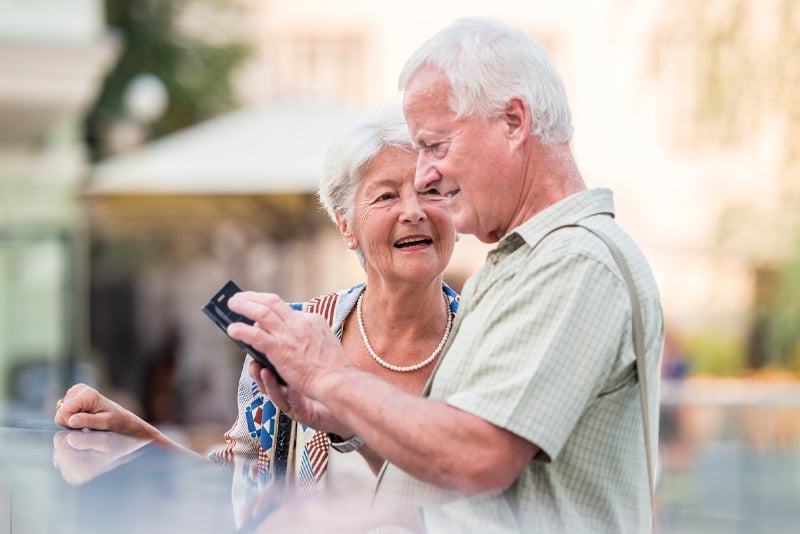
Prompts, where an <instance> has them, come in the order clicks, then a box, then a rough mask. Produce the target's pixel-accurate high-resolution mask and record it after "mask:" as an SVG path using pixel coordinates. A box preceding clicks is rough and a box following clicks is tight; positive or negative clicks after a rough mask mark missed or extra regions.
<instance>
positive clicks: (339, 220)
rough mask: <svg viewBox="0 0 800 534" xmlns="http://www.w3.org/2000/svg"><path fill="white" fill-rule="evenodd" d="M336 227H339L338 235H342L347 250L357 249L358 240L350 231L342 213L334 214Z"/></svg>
mask: <svg viewBox="0 0 800 534" xmlns="http://www.w3.org/2000/svg"><path fill="white" fill-rule="evenodd" d="M336 226H338V227H339V233H340V234H342V237H343V238H344V243H345V245H347V248H349V249H350V250H355V249H357V248H358V239H356V236H354V235H353V232H351V231H350V225H349V224H347V219H346V218H345V216H344V214H343V213H342V212H338V213H336Z"/></svg>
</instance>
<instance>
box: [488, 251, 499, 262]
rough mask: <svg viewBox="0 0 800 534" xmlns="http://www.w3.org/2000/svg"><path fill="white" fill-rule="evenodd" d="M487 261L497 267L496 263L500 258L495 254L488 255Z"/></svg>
mask: <svg viewBox="0 0 800 534" xmlns="http://www.w3.org/2000/svg"><path fill="white" fill-rule="evenodd" d="M489 261H490V262H491V263H492V265H497V262H498V261H500V257H499V256H498V255H497V254H496V253H494V252H493V253H491V254H489Z"/></svg>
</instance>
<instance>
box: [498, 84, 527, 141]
mask: <svg viewBox="0 0 800 534" xmlns="http://www.w3.org/2000/svg"><path fill="white" fill-rule="evenodd" d="M503 119H504V120H505V124H506V137H507V138H508V141H509V143H510V144H511V145H512V146H521V145H522V144H524V143H525V140H526V139H527V138H528V137H529V136H530V133H531V113H530V110H529V109H528V106H526V105H525V102H524V101H523V100H522V98H520V97H518V96H515V97H512V98H511V100H509V101H508V104H506V109H505V110H504V111H503Z"/></svg>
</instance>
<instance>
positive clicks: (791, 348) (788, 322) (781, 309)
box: [765, 243, 800, 370]
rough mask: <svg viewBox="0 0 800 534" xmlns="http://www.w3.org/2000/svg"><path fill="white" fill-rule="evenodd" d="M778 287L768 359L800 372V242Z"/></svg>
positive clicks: (768, 323) (780, 275)
mask: <svg viewBox="0 0 800 534" xmlns="http://www.w3.org/2000/svg"><path fill="white" fill-rule="evenodd" d="M777 287H778V290H777V291H776V292H775V295H774V297H773V302H772V303H771V304H772V305H771V306H770V309H769V314H768V315H767V317H766V340H765V345H766V347H765V348H766V350H767V354H768V359H769V361H770V362H771V363H774V364H778V365H782V366H786V367H788V368H793V367H794V368H797V369H798V370H800V243H796V244H795V246H794V247H793V256H792V258H791V259H790V261H788V262H787V263H786V264H785V265H784V266H783V267H782V268H781V269H780V271H779V272H778V280H777Z"/></svg>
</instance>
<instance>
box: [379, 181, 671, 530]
mask: <svg viewBox="0 0 800 534" xmlns="http://www.w3.org/2000/svg"><path fill="white" fill-rule="evenodd" d="M613 211H614V206H613V198H612V194H611V191H609V190H606V189H597V190H589V191H584V192H581V193H578V194H575V195H572V196H570V197H568V198H566V199H564V200H562V201H560V202H558V203H557V204H554V205H552V206H550V207H549V208H547V209H546V210H544V211H542V212H540V213H539V214H537V215H536V216H534V217H532V218H531V219H529V220H528V221H526V222H525V223H524V224H522V225H521V226H519V227H518V228H516V229H515V230H514V231H512V232H511V233H509V234H508V235H507V236H505V237H504V238H503V239H502V240H500V242H499V243H498V246H497V247H496V248H495V249H494V250H493V251H491V252H490V253H489V255H488V259H487V262H486V264H485V265H484V267H483V268H482V269H481V270H480V271H479V272H478V273H476V274H475V276H473V277H472V278H471V279H470V280H469V281H468V282H467V284H466V286H465V287H464V291H463V294H462V303H461V308H460V310H459V314H458V317H457V318H456V321H455V324H454V325H453V333H452V334H451V336H450V342H449V344H448V346H447V348H446V353H445V355H444V356H443V357H442V359H441V361H440V362H439V366H438V368H437V369H436V371H435V373H434V375H433V377H432V379H431V383H430V384H429V385H428V389H427V390H426V393H427V394H428V395H429V396H430V397H431V398H433V399H442V400H445V401H446V402H447V403H448V404H450V405H452V406H455V407H457V408H460V409H462V410H465V411H467V412H470V413H472V414H475V415H477V416H479V417H481V418H483V419H485V420H487V421H489V422H491V423H493V424H494V425H497V426H499V427H502V428H504V429H506V430H508V431H510V432H513V433H514V434H516V435H519V436H521V437H523V438H525V439H526V440H528V441H530V442H532V443H535V444H536V445H537V446H538V447H539V448H540V449H541V452H540V453H539V455H538V456H537V457H536V458H534V459H533V460H532V461H531V462H530V463H529V464H528V465H527V467H526V468H525V470H524V471H523V472H522V473H521V474H520V476H519V478H518V479H517V480H516V482H514V484H512V485H511V487H510V488H508V489H507V490H506V491H505V492H504V493H502V494H500V495H498V496H494V497H480V498H476V497H472V498H466V497H458V496H454V495H452V494H451V495H449V497H448V499H449V500H448V502H447V503H445V504H440V505H436V506H428V507H425V508H423V509H422V511H423V514H422V515H423V521H424V524H425V527H426V529H427V530H428V531H429V532H498V531H510V532H547V533H551V532H569V533H576V532H592V533H596V532H614V533H622V532H632V533H640V532H646V531H647V530H649V528H650V519H651V518H650V502H649V496H648V491H649V490H648V479H647V468H646V458H645V449H644V439H643V430H642V420H641V409H640V403H639V388H638V383H637V381H636V371H635V367H634V361H635V355H634V350H633V338H632V322H631V308H630V301H629V297H628V293H627V288H626V285H625V282H624V280H623V278H622V275H621V274H620V272H619V269H618V268H617V266H616V263H615V262H614V259H613V258H612V256H611V254H610V252H609V250H608V248H607V247H606V245H605V244H604V243H603V242H602V241H601V240H600V239H599V238H598V237H596V236H595V235H593V234H592V233H591V232H589V231H587V230H585V229H583V228H562V229H559V230H557V231H555V232H553V233H552V234H550V235H549V236H547V237H545V238H544V239H543V240H542V241H541V243H539V244H538V245H537V242H539V240H540V239H542V237H544V236H545V235H546V234H548V232H550V231H551V230H553V229H554V228H556V227H558V226H561V225H564V224H571V223H576V222H580V224H582V225H584V226H587V227H590V228H592V229H596V230H598V231H600V232H602V233H603V234H605V235H607V236H608V237H610V238H611V239H612V241H613V242H614V243H615V244H616V245H617V246H618V247H619V249H620V250H621V251H622V253H623V254H624V256H625V258H626V260H627V262H628V264H629V267H630V269H631V272H632V274H633V278H634V282H635V285H636V288H637V292H638V296H639V300H640V303H641V306H642V313H643V316H644V317H643V319H644V330H645V348H646V361H647V362H648V364H647V378H648V386H649V394H650V397H649V399H648V400H649V406H650V419H651V421H650V429H651V442H652V443H653V444H655V443H657V429H658V382H659V369H660V359H661V349H662V345H663V338H664V329H663V317H662V313H661V307H660V301H659V295H658V289H657V287H656V284H655V281H654V279H653V276H652V274H651V272H650V269H649V267H648V264H647V261H646V260H645V258H644V256H643V255H642V253H641V251H640V250H639V248H638V247H637V246H636V245H635V244H634V242H633V241H632V240H631V239H630V238H629V237H628V236H627V235H626V234H625V233H624V232H623V231H622V230H621V229H620V228H619V226H618V225H617V224H616V223H615V221H614V219H613ZM654 455H655V451H654ZM442 494H443V492H442V491H441V490H437V489H435V488H433V487H431V486H429V485H427V484H424V483H422V482H420V481H417V480H415V479H413V478H412V477H410V476H409V475H407V474H406V473H404V472H403V471H401V470H400V469H399V468H397V467H396V466H393V465H387V466H386V468H385V471H384V473H383V475H382V477H381V480H380V482H379V488H378V490H377V493H376V502H378V503H381V502H387V501H388V502H394V503H399V502H404V503H415V504H420V503H423V504H424V503H429V502H432V500H439V499H441V497H442Z"/></svg>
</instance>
